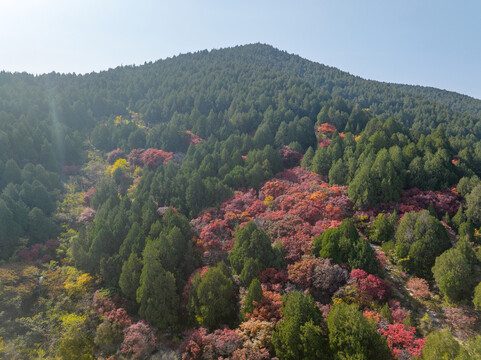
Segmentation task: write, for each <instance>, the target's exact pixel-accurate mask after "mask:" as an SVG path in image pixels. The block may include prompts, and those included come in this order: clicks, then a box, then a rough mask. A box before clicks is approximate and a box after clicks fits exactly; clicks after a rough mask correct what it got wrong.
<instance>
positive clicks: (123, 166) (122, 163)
mask: <svg viewBox="0 0 481 360" xmlns="http://www.w3.org/2000/svg"><path fill="white" fill-rule="evenodd" d="M128 168H129V164H128V162H127V160H125V159H122V158H120V159H118V160H117V161H116V162H115V163H114V164H113V165H110V166H109V167H108V168H107V171H106V173H107V174H108V175H110V176H113V175H114V173H115V172H116V171H122V172H123V171H126V170H127V169H128Z"/></svg>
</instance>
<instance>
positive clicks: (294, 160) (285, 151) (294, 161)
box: [279, 146, 302, 169]
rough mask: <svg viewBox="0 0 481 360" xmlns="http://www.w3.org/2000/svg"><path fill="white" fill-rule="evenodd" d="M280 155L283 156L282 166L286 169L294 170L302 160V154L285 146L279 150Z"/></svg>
mask: <svg viewBox="0 0 481 360" xmlns="http://www.w3.org/2000/svg"><path fill="white" fill-rule="evenodd" d="M279 154H280V155H281V159H282V164H283V165H284V168H287V169H288V168H292V167H294V166H298V165H299V164H300V163H301V160H302V154H301V153H299V152H297V151H294V150H292V149H291V148H290V147H288V146H283V147H281V148H280V149H279Z"/></svg>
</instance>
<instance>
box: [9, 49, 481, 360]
mask: <svg viewBox="0 0 481 360" xmlns="http://www.w3.org/2000/svg"><path fill="white" fill-rule="evenodd" d="M480 177H481V100H477V99H473V98H470V97H467V96H463V95H459V94H456V93H452V92H448V91H442V90H438V89H433V88H422V87H415V86H408V85H399V84H388V83H380V82H375V81H369V80H364V79H361V78H359V77H356V76H353V75H350V74H348V73H345V72H342V71H340V70H338V69H335V68H331V67H327V66H324V65H320V64H317V63H314V62H310V61H308V60H305V59H303V58H301V57H299V56H295V55H291V54H288V53H286V52H282V51H279V50H277V49H275V48H273V47H270V46H268V45H262V44H253V45H246V46H238V47H234V48H227V49H221V50H212V51H210V52H209V51H201V52H197V53H194V54H185V55H179V56H176V57H173V58H169V59H166V60H160V61H157V62H154V63H145V64H144V65H141V66H122V67H118V68H116V69H110V70H108V71H103V72H100V73H91V74H86V75H76V74H57V73H51V74H46V75H40V76H34V75H29V74H26V73H15V74H12V73H6V72H1V73H0V358H5V359H94V358H102V359H145V358H151V359H232V360H234V359H237V360H241V359H259V360H261V359H280V360H283V359H321V358H326V359H366V360H368V359H369V360H371V359H420V358H422V359H458V360H461V359H481V331H480V324H481V323H480V320H481V314H480V313H479V311H481V273H480V265H481V263H480V262H481V234H480V228H481V180H480Z"/></svg>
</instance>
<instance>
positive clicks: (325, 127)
mask: <svg viewBox="0 0 481 360" xmlns="http://www.w3.org/2000/svg"><path fill="white" fill-rule="evenodd" d="M317 131H319V132H320V133H323V134H325V135H329V136H332V134H334V131H336V127H335V126H334V125H332V124H329V123H323V124H321V125H320V126H318V127H317Z"/></svg>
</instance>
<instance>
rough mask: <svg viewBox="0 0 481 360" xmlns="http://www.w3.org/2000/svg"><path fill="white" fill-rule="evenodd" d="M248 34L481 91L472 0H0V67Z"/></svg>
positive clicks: (96, 67) (384, 74) (392, 78)
mask: <svg viewBox="0 0 481 360" xmlns="http://www.w3.org/2000/svg"><path fill="white" fill-rule="evenodd" d="M255 42H261V43H267V44H270V45H273V46H275V47H276V48H278V49H281V50H286V51H287V52H289V53H294V54H298V55H300V56H302V57H304V58H307V59H309V60H312V61H316V62H319V63H322V64H326V65H330V66H334V67H337V68H339V69H341V70H344V71H348V72H350V73H351V74H355V75H359V76H361V77H364V78H368V79H374V80H380V81H387V82H397V83H405V84H417V85H425V86H433V87H438V88H442V89H447V90H452V91H456V92H459V93H462V94H467V95H471V96H473V97H476V98H478V99H481V1H479V0H461V1H445V0H438V1H433V0H396V1H395V0H364V1H361V0H329V1H324V0H317V1H307V0H297V1H292V0H289V1H285V0H256V1H251V0H242V1H233V0H204V1H202V0H189V1H182V0H177V1H163V0H129V1H127V0H0V70H7V71H27V72H30V73H35V74H39V73H45V72H51V71H57V72H63V73H69V72H75V73H87V72H92V71H100V70H106V69H108V68H114V67H116V66H119V65H130V64H143V63H144V62H145V61H154V60H158V59H162V58H166V57H171V56H173V55H178V54H180V53H186V52H193V51H197V50H203V49H218V48H222V47H229V46H235V45H241V44H248V43H255Z"/></svg>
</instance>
